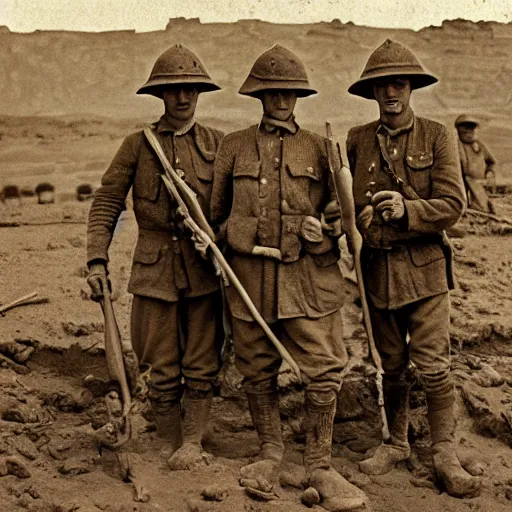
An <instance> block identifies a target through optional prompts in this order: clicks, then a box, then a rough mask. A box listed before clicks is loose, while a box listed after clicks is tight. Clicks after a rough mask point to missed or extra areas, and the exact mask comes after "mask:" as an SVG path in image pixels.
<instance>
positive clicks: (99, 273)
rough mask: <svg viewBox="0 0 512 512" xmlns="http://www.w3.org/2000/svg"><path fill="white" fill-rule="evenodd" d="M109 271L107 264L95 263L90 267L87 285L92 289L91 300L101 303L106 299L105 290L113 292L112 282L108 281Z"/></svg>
mask: <svg viewBox="0 0 512 512" xmlns="http://www.w3.org/2000/svg"><path fill="white" fill-rule="evenodd" d="M107 276H108V270H107V264H106V263H93V264H92V265H91V266H90V267H89V275H88V276H87V284H88V285H89V286H90V288H91V299H92V300H94V301H96V302H99V301H101V300H102V299H103V298H104V290H109V291H111V285H110V281H109V279H108V277H107Z"/></svg>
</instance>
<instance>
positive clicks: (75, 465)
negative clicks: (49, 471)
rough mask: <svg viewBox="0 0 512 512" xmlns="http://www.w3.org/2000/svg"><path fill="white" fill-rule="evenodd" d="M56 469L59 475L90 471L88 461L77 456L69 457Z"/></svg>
mask: <svg viewBox="0 0 512 512" xmlns="http://www.w3.org/2000/svg"><path fill="white" fill-rule="evenodd" d="M57 470H58V471H59V473H60V474H61V475H82V474H85V473H89V472H90V467H89V462H88V461H86V460H83V459H81V458H79V457H70V458H69V459H67V460H66V461H65V462H64V463H63V464H61V465H60V466H59V467H58V468H57Z"/></svg>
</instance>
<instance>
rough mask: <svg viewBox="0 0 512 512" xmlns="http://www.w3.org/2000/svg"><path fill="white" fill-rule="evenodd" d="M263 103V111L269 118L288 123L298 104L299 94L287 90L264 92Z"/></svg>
mask: <svg viewBox="0 0 512 512" xmlns="http://www.w3.org/2000/svg"><path fill="white" fill-rule="evenodd" d="M261 102H262V103H263V111H264V112H265V114H267V116H270V117H273V118H274V119H277V120H278V121H286V120H287V119H289V118H290V116H291V115H292V114H293V109H294V108H295V103H296V102H297V93H296V92H295V91H287V90H275V91H274V90H269V91H263V95H262V97H261Z"/></svg>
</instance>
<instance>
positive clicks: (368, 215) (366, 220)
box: [356, 204, 373, 231]
mask: <svg viewBox="0 0 512 512" xmlns="http://www.w3.org/2000/svg"><path fill="white" fill-rule="evenodd" d="M372 220H373V206H372V205H371V204H367V205H366V206H365V207H364V208H363V210H362V211H361V213H360V214H359V215H358V216H357V221H356V224H357V227H358V228H359V231H367V230H368V228H369V227H370V224H371V223H372Z"/></svg>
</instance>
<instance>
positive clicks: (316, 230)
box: [300, 215, 323, 243]
mask: <svg viewBox="0 0 512 512" xmlns="http://www.w3.org/2000/svg"><path fill="white" fill-rule="evenodd" d="M300 234H301V236H302V238H304V240H306V241H307V242H313V243H319V242H321V241H322V240H323V233H322V223H321V222H320V221H319V220H318V219H316V218H315V217H311V215H308V216H307V217H306V218H305V219H304V221H303V222H302V226H301V228H300Z"/></svg>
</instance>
